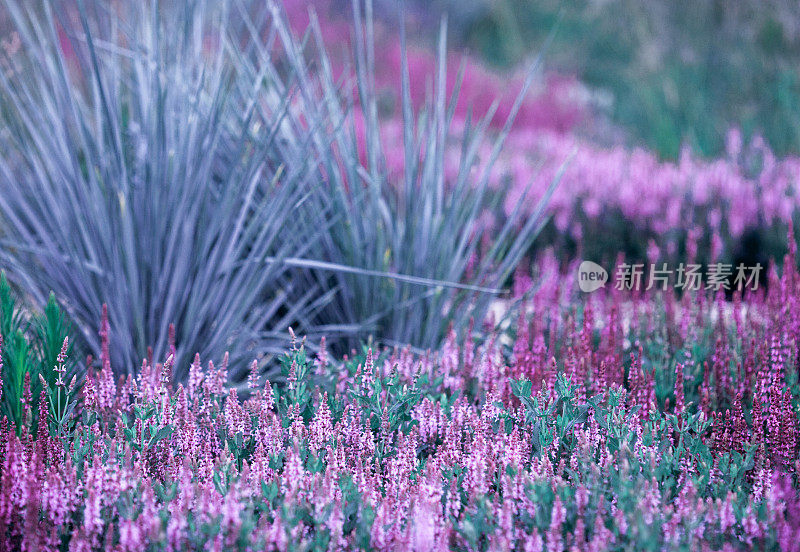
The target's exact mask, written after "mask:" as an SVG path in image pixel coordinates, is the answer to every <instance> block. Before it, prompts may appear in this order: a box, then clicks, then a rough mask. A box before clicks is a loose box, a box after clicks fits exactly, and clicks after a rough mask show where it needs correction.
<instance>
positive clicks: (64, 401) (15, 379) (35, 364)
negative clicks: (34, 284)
mask: <svg viewBox="0 0 800 552" xmlns="http://www.w3.org/2000/svg"><path fill="white" fill-rule="evenodd" d="M69 333H70V325H69V323H68V322H67V321H66V317H65V314H64V312H63V311H62V309H61V308H60V307H59V306H58V303H57V302H56V299H55V296H54V295H53V294H50V297H49V299H48V301H47V304H46V305H45V308H44V312H42V313H36V312H33V311H32V310H31V309H30V308H29V306H28V305H26V304H23V303H22V301H21V300H20V299H19V297H17V295H16V294H15V293H14V291H13V290H12V288H11V286H10V284H9V282H8V279H7V278H6V275H5V272H4V271H3V272H0V336H2V340H3V342H2V350H1V351H0V353H1V354H2V360H3V362H2V364H3V368H2V378H3V395H2V403H1V404H0V413H1V414H5V415H6V416H7V417H8V419H9V420H11V421H13V422H14V423H15V424H16V427H17V431H21V430H22V428H23V427H27V428H29V429H31V430H35V428H36V424H37V423H38V422H37V416H36V412H37V410H36V409H37V405H38V403H39V395H40V392H41V390H42V381H44V382H46V384H47V385H48V386H50V387H54V385H55V381H56V378H57V373H56V370H55V369H56V367H57V365H58V361H57V358H58V355H59V353H60V352H61V348H62V345H63V344H64V339H65V338H67V337H68V336H69ZM71 353H72V347H71V346H69V347H68V348H67V351H66V354H67V361H66V363H65V365H64V369H65V373H66V374H67V376H66V377H67V378H71V377H72V375H73V373H74V370H75V366H76V364H75V362H74V361H72V360H71V359H70V358H69V357H70V355H71ZM26 381H27V382H28V385H29V392H30V400H31V404H30V409H29V412H30V415H29V417H28V418H29V419H25V410H26V409H25V406H24V405H23V403H22V401H21V399H23V398H24V396H25V394H26V390H25V386H26ZM65 383H66V382H65ZM48 390H49V389H48ZM69 405H70V401H69V400H68V398H67V396H66V394H65V395H64V396H63V397H57V398H56V399H55V401H53V400H52V399H51V402H50V413H51V416H52V419H62V420H64V419H67V418H69V413H70V410H71V409H70V407H69ZM73 407H74V406H73Z"/></svg>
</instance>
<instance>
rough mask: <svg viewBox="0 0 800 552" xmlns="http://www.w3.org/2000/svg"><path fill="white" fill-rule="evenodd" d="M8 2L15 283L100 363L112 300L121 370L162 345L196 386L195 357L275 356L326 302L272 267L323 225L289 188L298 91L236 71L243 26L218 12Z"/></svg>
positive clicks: (6, 108) (5, 132) (1, 85)
mask: <svg viewBox="0 0 800 552" xmlns="http://www.w3.org/2000/svg"><path fill="white" fill-rule="evenodd" d="M4 5H5V8H4V9H5V10H6V12H7V14H8V16H9V18H10V22H11V25H12V27H13V31H14V32H15V33H16V34H17V35H18V36H19V40H20V44H21V47H20V48H19V51H18V53H17V54H16V55H15V56H14V57H12V58H10V59H5V60H4V63H3V64H2V65H3V68H4V69H3V70H2V71H0V98H1V99H0V104H1V105H2V108H0V120H2V121H3V128H2V131H0V149H2V151H3V154H2V156H0V189H2V193H0V220H2V226H0V232H1V234H0V238H1V239H2V247H1V248H0V263H2V265H3V266H4V267H6V269H7V271H8V276H9V278H10V279H11V280H12V281H13V282H15V283H16V284H18V285H19V286H20V287H21V288H22V289H23V290H24V291H25V292H26V293H27V294H30V295H31V296H32V297H33V299H34V300H36V301H40V302H43V301H44V300H45V299H46V298H47V295H48V294H49V293H50V291H51V290H53V291H55V292H56V293H57V294H58V295H59V296H60V297H61V298H62V299H63V301H64V303H63V304H64V308H65V310H66V312H67V313H68V315H69V318H70V319H71V321H72V322H73V323H74V324H75V329H76V337H78V338H79V339H80V343H81V345H82V346H83V347H84V348H85V347H86V346H88V348H89V349H90V350H91V351H92V352H94V353H95V354H97V351H98V350H99V345H100V343H99V338H98V335H97V329H98V327H99V324H100V312H101V305H103V304H104V303H105V304H107V305H108V316H109V318H110V319H111V320H112V321H113V326H112V327H111V332H112V335H111V336H110V340H111V342H113V343H114V347H113V348H112V350H111V355H112V356H113V358H114V365H115V366H117V367H119V368H120V369H123V368H124V369H135V368H136V367H138V365H139V364H138V363H139V362H140V361H141V360H142V358H144V357H145V356H147V355H148V354H149V353H148V348H149V347H152V354H154V355H156V356H157V357H163V356H165V354H167V353H169V352H172V354H174V355H175V359H176V366H178V367H179V372H178V373H177V374H176V375H178V376H181V377H182V376H184V375H185V374H182V373H180V370H185V369H186V367H187V366H188V364H189V362H190V361H191V357H192V355H194V354H195V352H200V353H202V354H205V355H212V354H213V355H221V354H222V353H223V352H224V351H226V350H230V354H231V362H232V363H233V364H235V365H237V366H238V365H239V363H240V362H243V361H242V356H241V355H242V354H243V353H244V352H245V351H247V355H248V356H251V355H254V354H263V353H267V352H269V351H270V349H271V348H273V349H274V347H273V346H274V344H275V343H276V341H275V339H285V337H282V336H285V331H286V327H287V326H288V325H289V324H290V323H291V324H302V323H303V322H304V321H305V318H306V316H307V314H308V311H309V307H308V304H307V303H305V302H303V300H302V298H300V297H299V296H298V297H294V300H293V301H292V302H291V303H288V302H287V300H286V298H287V297H288V296H289V295H290V294H293V291H294V290H293V287H292V284H291V282H289V281H288V280H287V278H286V268H285V267H284V265H282V264H280V263H267V262H265V261H266V260H267V259H268V258H282V257H285V256H287V255H290V254H291V255H301V256H302V255H303V254H304V252H305V251H306V250H307V248H308V247H309V246H310V244H312V243H313V241H314V240H315V237H316V235H317V233H318V232H312V231H309V230H310V229H309V228H300V227H298V225H297V224H296V223H297V222H298V220H301V219H302V217H299V216H298V214H297V210H298V208H299V207H298V205H299V204H300V203H301V202H302V198H303V196H304V195H305V194H306V193H307V192H308V190H307V189H306V188H304V186H303V183H302V182H299V181H296V180H290V179H282V180H281V178H280V175H281V174H282V170H283V169H282V164H283V163H284V162H285V160H283V159H280V158H276V146H275V141H276V140H278V139H279V136H278V135H279V132H278V131H279V127H280V124H281V123H280V121H281V117H282V115H283V114H284V112H285V109H286V105H285V104H286V103H287V101H288V97H287V96H284V97H282V98H281V97H280V96H278V97H277V98H276V97H271V96H270V94H272V95H273V96H274V95H275V94H277V93H276V92H275V90H274V88H273V85H272V83H270V82H269V80H268V79H267V75H265V74H262V75H261V78H259V79H252V80H251V79H250V77H249V75H247V76H245V75H243V74H242V73H241V72H240V71H238V70H237V66H236V64H235V63H234V62H233V61H232V58H234V57H236V55H237V54H238V53H239V48H240V46H239V44H238V42H237V40H236V36H235V28H236V25H237V24H238V25H241V24H243V23H241V21H240V19H236V20H234V18H233V16H232V15H231V14H230V13H229V12H230V9H228V8H227V7H226V6H224V5H216V4H215V3H212V2H192V3H190V4H187V5H185V6H183V7H179V6H177V5H173V4H171V3H166V4H165V3H159V2H151V3H147V4H146V5H141V4H139V3H137V2H123V3H120V4H116V5H114V7H113V8H112V7H111V6H107V5H105V4H104V3H101V2H84V1H79V2H77V3H75V4H71V3H50V2H46V3H44V4H43V5H42V6H33V5H31V4H28V3H22V2H17V1H13V0H10V1H8V2H5V3H4ZM237 21H238V23H237ZM279 180H280V184H279V182H278V181H279ZM170 324H174V327H175V336H174V346H175V347H174V351H171V350H170V343H169V338H168V336H169V335H170V332H169V325H170ZM232 337H235V339H234V340H233V341H230V340H231V338H232ZM271 344H272V345H271ZM242 367H243V368H246V365H243V366H242Z"/></svg>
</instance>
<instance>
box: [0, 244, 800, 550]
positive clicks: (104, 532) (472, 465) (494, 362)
mask: <svg viewBox="0 0 800 552" xmlns="http://www.w3.org/2000/svg"><path fill="white" fill-rule="evenodd" d="M789 261H790V262H785V263H784V266H786V267H793V266H794V264H793V262H791V261H792V259H789ZM572 289H573V288H571V287H566V286H564V285H563V280H559V279H550V280H546V281H545V284H544V285H542V286H540V288H539V289H537V290H536V292H535V293H532V294H531V298H530V299H529V300H527V301H525V304H524V307H525V308H524V309H523V311H522V312H523V314H521V315H520V317H519V320H518V322H517V323H516V324H515V325H513V326H512V327H511V328H509V329H508V331H507V332H506V333H505V334H502V335H496V336H495V337H494V338H491V339H489V340H488V341H485V342H482V343H480V344H478V343H476V341H475V340H473V339H471V338H470V336H467V337H466V339H464V340H463V341H459V340H457V338H456V336H455V333H454V332H451V333H450V337H449V338H448V339H447V342H446V344H445V346H444V348H443V349H442V350H441V352H439V353H429V354H427V355H423V356H419V355H417V354H415V353H414V352H413V351H412V350H410V349H409V348H404V349H386V350H383V349H382V350H372V349H369V348H367V349H365V350H363V351H362V352H360V353H358V354H354V355H353V356H351V357H350V358H347V359H345V360H344V361H342V362H340V363H335V362H333V361H332V360H331V359H330V357H329V356H328V355H327V354H316V355H312V354H310V353H309V352H308V350H307V349H306V347H305V344H304V343H303V342H301V341H297V340H293V342H292V344H291V346H290V349H289V351H288V352H287V353H286V354H284V355H283V356H282V359H281V363H280V364H281V370H282V376H283V382H284V383H282V384H280V385H277V384H276V385H272V384H271V383H270V382H269V381H265V380H262V379H261V378H259V376H258V373H257V370H256V368H257V365H256V366H254V369H253V371H252V373H251V377H250V378H248V393H247V398H246V399H245V400H241V398H240V397H239V396H238V394H237V391H236V390H235V389H228V388H226V386H225V383H224V382H225V379H226V375H227V374H226V372H227V369H228V368H227V361H226V359H216V360H221V362H219V363H215V362H212V361H207V362H205V361H204V360H203V359H201V358H200V357H199V356H198V357H195V359H194V361H193V362H192V363H191V365H190V366H189V377H188V380H187V381H186V383H185V385H184V384H183V383H178V384H176V383H174V380H172V378H171V372H172V370H173V368H174V366H173V362H174V359H173V357H172V356H169V357H167V358H166V359H164V362H163V363H159V362H147V361H146V362H145V364H144V366H143V367H142V369H141V370H140V372H139V373H138V375H137V376H132V375H128V376H126V377H125V378H122V379H116V378H115V377H114V375H113V372H112V370H111V368H110V366H109V365H108V362H106V361H105V360H103V362H102V363H101V364H102V365H103V366H104V368H103V369H102V370H101V371H99V372H96V371H94V370H90V371H89V372H88V375H87V378H86V382H85V384H84V386H83V388H82V391H81V398H80V401H79V403H80V404H79V405H78V406H77V407H76V408H75V410H74V411H73V412H72V414H71V416H72V419H73V422H74V423H73V424H65V425H64V426H63V427H64V428H65V433H64V434H61V435H59V434H57V433H56V432H55V431H54V429H55V428H54V427H53V424H50V426H49V429H48V424H46V423H41V422H40V423H39V425H38V428H36V429H35V430H34V429H31V427H30V426H29V425H27V424H23V426H22V427H16V424H15V422H14V421H11V420H9V419H8V418H5V417H4V418H3V420H2V421H0V426H2V428H1V429H0V430H1V431H2V433H3V438H2V443H3V446H2V449H1V450H0V465H2V472H1V473H2V475H0V536H2V538H1V539H0V543H2V544H1V546H3V547H4V549H6V550H12V549H19V548H23V549H29V548H50V549H54V548H58V547H63V548H69V549H78V550H95V549H114V550H143V549H167V550H194V549H198V550H199V549H205V548H208V547H211V548H214V549H238V550H264V549H267V550H285V549H300V548H302V549H311V550H327V549H332V548H335V549H347V550H351V549H378V550H451V549H454V550H520V549H522V550H548V551H550V550H567V549H577V550H626V549H635V550H698V549H712V550H751V549H759V550H796V545H797V542H798V537H800V493H799V492H798V488H799V485H798V481H797V474H798V468H800V447H799V443H798V437H799V434H798V431H799V430H800V425H799V424H800V419H799V417H798V412H799V410H798V406H800V388H798V353H797V351H798V347H797V343H798V342H800V319H798V317H797V316H796V313H797V312H798V307H800V275H798V273H797V272H796V271H795V270H794V269H792V268H787V269H786V270H785V272H784V274H783V275H782V276H781V277H778V275H777V273H776V272H775V271H774V270H773V271H772V274H771V276H770V283H769V291H768V292H766V293H764V292H763V290H762V291H760V292H757V293H754V294H750V295H748V297H747V298H746V300H742V299H741V298H740V297H738V296H737V297H736V299H735V300H734V301H733V302H732V303H729V304H726V303H725V302H724V300H723V298H722V296H716V297H715V296H712V295H708V294H706V293H704V292H686V293H685V294H684V295H683V296H682V297H676V296H675V294H673V293H672V292H668V293H661V292H654V291H647V292H644V293H641V294H637V295H634V296H631V297H627V296H625V295H623V294H621V293H617V292H614V291H610V292H608V293H606V292H605V291H598V292H596V293H594V294H592V295H591V296H590V297H589V298H588V299H587V298H586V296H584V298H583V299H578V298H576V297H574V292H572V291H571V290H572ZM556 299H561V302H559V301H557V300H556ZM526 312H531V313H533V315H532V316H528V315H526V314H525V313H526ZM23 408H24V409H26V415H25V416H24V417H23V419H25V420H28V419H31V418H33V417H36V416H34V413H33V412H31V411H30V406H29V405H28V404H24V405H23ZM48 416H52V414H48V413H47V412H46V410H44V411H43V410H41V409H40V411H39V414H38V417H39V418H40V419H43V420H44V419H47V417H48ZM17 430H18V431H19V432H20V435H19V436H18V435H17Z"/></svg>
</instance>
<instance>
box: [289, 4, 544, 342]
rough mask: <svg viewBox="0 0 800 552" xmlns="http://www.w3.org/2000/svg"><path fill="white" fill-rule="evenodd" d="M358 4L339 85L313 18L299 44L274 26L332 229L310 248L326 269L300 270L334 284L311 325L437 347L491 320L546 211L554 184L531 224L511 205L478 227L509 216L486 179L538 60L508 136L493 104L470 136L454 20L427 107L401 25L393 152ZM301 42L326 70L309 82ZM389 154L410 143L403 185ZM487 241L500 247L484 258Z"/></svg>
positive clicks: (366, 14) (371, 40) (320, 206)
mask: <svg viewBox="0 0 800 552" xmlns="http://www.w3.org/2000/svg"><path fill="white" fill-rule="evenodd" d="M351 5H352V9H353V18H354V21H355V25H354V26H353V27H352V28H353V36H352V39H351V45H352V50H353V51H352V60H353V64H354V67H352V68H351V70H350V71H349V72H348V71H347V70H345V71H344V77H337V76H336V70H335V64H334V63H333V62H332V61H331V59H330V57H329V56H328V54H327V53H326V47H325V44H324V43H323V39H322V32H321V28H320V23H319V22H318V21H317V20H316V18H315V17H313V13H312V17H311V26H310V28H309V31H308V33H307V36H306V37H305V41H304V43H303V44H302V45H299V44H298V43H296V42H295V40H294V38H293V36H292V34H291V32H290V31H289V29H288V28H287V27H286V26H285V25H283V24H282V23H281V22H280V18H279V22H278V24H277V30H278V32H279V33H280V35H281V39H282V41H283V43H284V44H286V45H291V47H290V48H288V50H287V64H288V66H289V67H290V68H291V71H292V73H293V74H295V75H298V77H299V80H298V87H297V89H298V93H297V99H296V101H297V102H298V103H299V105H301V106H302V108H301V111H302V113H303V115H304V116H305V117H306V118H308V120H310V121H316V124H312V125H309V126H308V127H306V128H304V131H305V132H306V133H307V135H309V136H310V139H307V141H306V143H305V144H303V152H304V155H303V157H305V158H307V159H308V160H309V163H310V164H311V165H312V166H313V168H312V169H311V170H309V173H310V174H312V175H315V176H314V177H315V178H316V179H317V181H318V186H317V187H316V188H315V192H316V193H314V194H313V195H312V196H311V197H310V199H309V203H315V204H316V210H317V211H320V212H326V213H329V216H330V220H331V221H332V222H331V223H330V226H329V231H328V232H326V233H325V234H324V237H323V238H322V239H320V240H319V241H317V242H315V244H314V246H313V247H312V249H313V251H314V256H315V257H316V258H317V259H324V260H326V261H327V262H328V263H329V264H326V265H323V264H322V263H305V264H304V263H297V264H298V266H306V267H307V268H309V270H308V271H307V272H306V273H305V276H306V277H307V281H310V282H313V284H314V285H317V286H319V287H323V288H335V289H336V290H338V291H337V293H336V295H335V296H333V298H332V300H331V301H328V302H326V303H325V305H324V308H323V309H322V310H321V311H320V313H319V316H318V317H317V318H316V320H318V323H319V325H320V326H321V327H334V328H340V327H342V326H345V327H351V328H361V329H362V332H361V335H360V336H359V337H361V338H363V337H364V336H365V335H373V336H375V337H377V338H378V339H379V340H380V341H382V342H383V343H386V344H399V345H406V344H410V345H413V346H415V347H418V348H423V349H425V348H431V347H437V346H438V345H439V344H441V342H442V340H443V339H444V337H445V336H446V334H447V332H448V328H449V327H451V326H452V327H453V328H454V329H455V330H456V331H457V332H459V333H463V332H464V331H466V329H467V328H468V327H469V325H470V321H471V320H476V321H478V322H479V323H480V322H481V321H482V320H483V319H484V318H485V316H486V314H487V311H488V309H489V306H490V305H491V302H492V301H494V300H496V299H497V298H498V296H500V295H501V294H502V293H503V290H502V287H503V286H504V285H505V284H506V283H507V281H508V278H509V276H510V274H511V273H512V272H513V271H514V269H515V268H516V267H517V266H518V264H519V262H520V261H521V260H522V258H523V256H524V254H525V253H526V252H527V251H528V249H529V248H530V246H531V244H532V242H533V240H534V238H535V236H536V235H537V234H538V232H539V230H540V229H541V227H542V226H543V223H544V219H545V212H544V206H545V205H546V204H547V201H548V198H549V197H550V195H551V194H552V192H553V188H554V186H555V185H556V182H557V179H556V181H554V182H553V183H552V185H551V186H550V187H549V188H548V189H546V190H544V191H543V194H542V197H541V200H540V201H539V202H538V204H535V207H534V208H530V206H528V207H527V208H526V214H525V216H523V215H522V213H521V210H520V209H516V210H513V212H512V213H511V214H510V216H508V217H507V218H506V219H505V220H504V221H503V222H502V223H501V224H500V228H494V229H491V230H490V229H489V228H486V227H482V226H481V225H480V219H481V217H482V216H483V215H485V214H486V213H487V212H492V211H493V210H496V211H499V210H500V209H497V207H498V205H499V203H498V202H499V201H501V200H502V199H503V197H502V196H503V194H502V193H500V194H498V193H494V194H492V193H490V190H489V178H490V174H491V173H492V168H493V165H494V163H495V161H496V160H497V156H498V154H499V152H500V150H501V148H502V146H503V143H504V140H505V138H506V137H507V135H508V133H509V130H510V128H511V125H512V123H513V120H514V117H515V116H516V114H517V112H518V110H519V107H520V103H521V101H522V100H523V98H524V96H525V94H526V92H527V90H528V87H529V86H530V84H531V81H532V79H533V78H534V77H535V76H536V75H537V70H538V68H539V63H540V61H541V58H537V59H536V60H535V61H534V63H533V64H532V66H531V68H530V70H529V73H528V79H527V80H526V81H525V83H524V85H523V87H522V89H521V90H520V91H519V96H518V98H517V101H516V103H515V105H514V106H513V108H512V110H511V113H510V115H509V118H508V120H507V121H506V124H505V126H504V127H503V128H502V130H501V131H500V132H499V133H496V134H494V135H492V134H491V133H490V131H489V121H491V119H492V117H493V115H494V112H495V109H496V107H497V105H496V104H495V105H494V106H493V107H492V108H491V109H490V111H489V112H488V113H486V114H483V116H482V117H480V118H477V120H475V121H472V120H469V119H468V120H467V121H466V124H465V128H464V129H463V130H461V129H458V128H456V127H457V125H456V124H454V113H455V106H456V102H457V101H458V94H459V86H460V83H461V80H462V76H463V67H462V71H460V72H459V75H458V77H457V78H456V85H455V87H454V89H453V91H452V94H451V95H450V96H449V97H448V94H447V91H446V82H447V78H446V77H447V70H448V68H447V61H446V59H447V56H446V53H447V52H446V36H447V25H446V21H443V22H442V25H441V29H440V32H439V39H438V62H437V69H436V74H435V75H432V80H433V89H432V94H431V95H429V97H428V100H427V102H426V103H425V104H424V105H423V106H422V107H421V108H420V109H415V108H414V107H413V106H412V102H411V92H410V82H409V68H408V60H407V58H406V56H405V52H406V44H405V32H404V25H403V22H402V21H400V22H399V28H400V29H401V31H400V37H399V38H400V40H401V42H402V44H401V51H402V52H403V59H402V76H401V79H400V82H399V85H400V97H401V102H402V110H401V111H402V121H401V122H402V127H403V139H402V141H401V143H400V144H392V143H390V144H384V143H383V139H382V136H381V125H382V124H383V121H382V120H381V118H380V116H379V111H380V109H379V106H378V101H379V99H378V96H379V94H378V93H377V92H376V84H375V67H374V64H375V61H374V60H375V53H374V48H376V47H379V45H378V44H376V40H375V37H374V34H375V31H374V28H373V24H372V22H373V19H372V3H371V2H370V1H369V0H367V1H366V2H362V1H361V0H353V1H352V4H351ZM323 24H324V23H323ZM301 46H302V47H303V48H304V50H303V51H305V50H313V51H314V52H315V53H316V58H317V59H318V66H319V68H318V69H317V70H316V72H315V74H313V75H312V74H311V72H310V70H309V69H308V66H307V62H306V58H305V57H304V56H303V55H302V53H301ZM361 124H363V131H362V130H361V128H360V127H359V125H361ZM362 132H363V134H362ZM487 143H488V144H489V145H490V148H489V150H490V154H489V158H488V159H480V158H479V150H480V146H482V145H485V144H487ZM392 147H394V148H397V147H399V148H401V150H402V152H401V154H400V155H402V157H403V159H404V170H403V174H402V177H401V179H400V180H399V181H395V180H392V179H391V177H390V176H388V174H389V171H388V170H387V162H386V155H387V153H389V152H388V151H387V148H392ZM454 150H455V151H459V152H460V155H459V169H458V172H457V176H456V177H455V179H447V178H446V177H445V165H446V155H447V154H448V152H449V153H452V152H453V151H454ZM392 153H393V154H394V155H397V152H392ZM293 157H297V156H293ZM316 175H318V176H316ZM526 199H527V200H528V201H531V200H530V199H529V198H526V197H525V194H523V197H522V199H521V200H520V205H521V203H522V202H524V201H526ZM485 238H489V239H488V240H486V239H485ZM487 241H488V242H489V243H491V244H492V245H491V246H490V247H489V248H488V250H484V251H480V250H479V249H478V248H479V246H480V244H481V243H486V242H487ZM331 264H332V265H335V266H331Z"/></svg>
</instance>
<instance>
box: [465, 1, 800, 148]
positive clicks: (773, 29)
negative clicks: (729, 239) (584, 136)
mask: <svg viewBox="0 0 800 552" xmlns="http://www.w3.org/2000/svg"><path fill="white" fill-rule="evenodd" d="M729 8H730V6H727V5H725V4H724V3H720V2H716V1H714V0H701V1H697V2H661V1H656V0H652V1H647V2H638V1H630V0H614V1H612V2H605V3H603V4H596V3H594V2H587V1H585V0H569V1H567V2H560V1H554V0H547V1H544V2H530V1H528V0H502V1H499V2H486V3H485V11H484V13H483V15H482V16H479V17H476V18H474V19H473V21H472V23H471V24H469V25H467V26H465V27H464V28H463V29H462V32H461V33H460V34H461V35H462V39H463V40H464V41H465V42H466V43H467V44H468V45H470V46H472V47H473V48H474V49H475V50H478V51H480V52H482V53H483V55H484V56H485V57H486V58H487V59H488V60H490V61H492V62H495V63H498V64H500V65H508V64H511V63H514V62H516V61H518V60H519V59H521V58H524V57H525V56H526V55H527V54H528V52H529V50H530V48H531V46H532V45H537V44H539V41H540V40H541V39H542V37H543V36H544V35H545V34H546V33H547V32H548V31H549V29H550V28H551V27H552V25H553V23H554V22H555V21H556V19H557V18H559V16H560V17H561V24H560V25H559V32H558V36H557V38H556V41H555V43H554V46H553V48H552V65H554V66H557V67H560V68H562V69H566V70H573V71H577V73H578V76H579V78H580V79H581V80H582V81H583V82H585V83H586V84H588V85H589V86H590V87H592V88H594V89H596V90H599V91H600V92H601V94H603V95H605V96H608V97H609V98H610V102H609V104H610V105H608V106H607V107H608V111H609V114H610V115H611V117H612V119H613V120H614V121H616V122H618V123H620V124H621V125H623V126H624V127H625V128H626V129H628V131H629V132H630V133H631V134H632V135H633V136H634V137H635V138H636V139H638V140H640V141H642V142H644V143H646V144H647V145H648V146H650V147H652V148H654V149H655V150H656V151H658V152H659V153H660V154H661V155H662V156H664V157H669V158H676V157H677V156H678V154H679V152H680V147H681V145H682V144H684V143H688V144H689V145H690V146H691V147H692V148H693V149H695V151H697V152H699V153H700V154H703V155H709V156H710V155H716V154H718V153H720V152H721V151H722V150H723V149H724V146H725V133H726V132H727V130H728V128H729V127H730V126H739V127H741V128H742V129H743V130H744V131H745V133H746V134H750V133H753V132H758V133H761V134H763V135H764V137H765V138H766V140H767V142H768V143H769V144H770V145H771V146H772V148H773V149H774V150H775V151H777V152H779V153H790V152H794V153H797V152H799V151H800V132H799V131H798V128H800V126H798V122H799V121H800V119H798V113H800V110H799V109H798V107H799V106H800V74H799V73H798V70H797V64H798V60H800V42H798V40H797V35H796V33H795V32H794V31H793V30H792V29H795V28H796V27H797V24H798V13H797V10H796V9H795V6H793V5H792V3H791V2H784V1H778V2H770V3H768V4H766V5H765V4H762V3H761V2H757V1H746V2H740V3H737V5H736V7H735V9H729Z"/></svg>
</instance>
